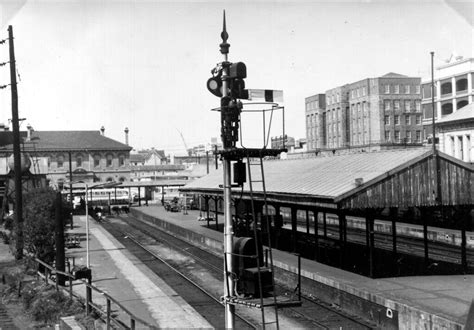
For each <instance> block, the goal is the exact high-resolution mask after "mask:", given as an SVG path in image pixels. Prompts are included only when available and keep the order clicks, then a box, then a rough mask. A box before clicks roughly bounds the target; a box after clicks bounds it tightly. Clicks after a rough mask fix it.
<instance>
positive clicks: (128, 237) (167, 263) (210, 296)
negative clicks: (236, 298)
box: [118, 230, 259, 329]
mask: <svg viewBox="0 0 474 330" xmlns="http://www.w3.org/2000/svg"><path fill="white" fill-rule="evenodd" d="M118 231H119V232H121V233H122V234H124V235H125V236H127V239H129V240H131V241H132V242H134V243H135V244H136V245H138V246H139V247H140V248H142V249H143V250H145V251H146V252H147V253H149V254H150V255H152V256H153V257H154V258H156V259H157V260H159V261H160V262H162V263H163V264H165V265H166V266H167V267H168V268H169V269H171V270H173V271H174V272H175V273H176V274H178V275H179V276H181V277H182V278H183V279H185V280H186V281H188V282H189V283H191V284H192V285H193V286H195V287H196V288H197V289H199V290H200V291H201V292H203V293H204V294H205V295H207V296H208V297H209V298H211V299H212V300H214V301H215V302H217V303H218V304H219V305H222V306H224V304H223V303H222V301H221V300H220V299H217V298H216V297H214V295H212V294H211V293H209V292H208V291H207V290H206V289H205V288H203V287H202V286H201V285H199V284H197V283H196V282H195V281H193V280H192V279H191V278H189V277H188V276H186V275H185V274H184V273H182V272H181V271H179V270H178V269H176V267H174V266H173V265H171V264H170V263H169V262H167V261H166V260H164V259H163V258H161V257H160V256H158V255H157V254H155V253H154V252H153V251H151V250H150V249H148V248H147V247H146V246H145V245H143V244H141V243H140V242H139V241H138V240H137V239H135V238H134V236H133V235H132V234H131V233H128V232H124V231H121V230H118ZM236 316H237V317H238V318H239V319H240V320H241V321H243V322H244V323H246V324H247V325H248V326H249V327H251V328H253V329H258V328H259V326H257V325H255V324H254V323H253V322H251V321H249V320H247V319H245V318H244V317H242V316H240V315H238V314H236Z"/></svg>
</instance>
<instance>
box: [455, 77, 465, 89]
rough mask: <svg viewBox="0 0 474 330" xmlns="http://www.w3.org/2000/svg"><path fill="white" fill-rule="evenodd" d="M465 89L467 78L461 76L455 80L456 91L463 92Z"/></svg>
mask: <svg viewBox="0 0 474 330" xmlns="http://www.w3.org/2000/svg"><path fill="white" fill-rule="evenodd" d="M464 91H467V79H466V78H462V79H458V80H456V92H464Z"/></svg>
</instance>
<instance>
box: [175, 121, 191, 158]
mask: <svg viewBox="0 0 474 330" xmlns="http://www.w3.org/2000/svg"><path fill="white" fill-rule="evenodd" d="M176 130H177V131H178V133H179V135H181V140H183V144H184V148H185V150H186V152H187V154H188V156H191V150H190V149H188V145H187V143H186V140H185V139H184V136H183V133H181V131H180V130H179V129H177V128H176Z"/></svg>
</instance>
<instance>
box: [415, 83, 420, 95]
mask: <svg viewBox="0 0 474 330" xmlns="http://www.w3.org/2000/svg"><path fill="white" fill-rule="evenodd" d="M415 94H420V85H416V86H415Z"/></svg>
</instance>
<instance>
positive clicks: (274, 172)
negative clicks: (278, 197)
mask: <svg viewBox="0 0 474 330" xmlns="http://www.w3.org/2000/svg"><path fill="white" fill-rule="evenodd" d="M427 153H430V149H427V148H416V149H403V150H392V151H379V152H372V153H357V154H347V155H335V156H328V157H315V158H308V159H292V160H272V161H265V162H264V171H265V184H266V191H267V193H286V194H293V195H306V196H307V195H311V196H314V197H322V198H336V197H337V196H340V195H342V194H344V193H347V192H349V191H351V190H352V189H354V188H356V182H355V179H359V178H360V179H362V182H368V181H370V180H373V179H375V178H377V177H379V176H380V175H383V174H385V173H387V172H389V171H391V170H393V169H395V168H397V167H399V166H401V165H403V164H405V163H407V162H409V161H410V160H413V159H416V158H417V157H420V156H422V155H425V154H427ZM251 171H252V173H251V175H252V180H253V181H254V180H259V179H260V176H259V175H260V167H259V166H252V167H251ZM248 181H249V175H248V173H247V183H246V184H245V185H244V190H246V191H248V189H249V188H248ZM222 182H223V174H222V168H221V169H219V170H213V171H212V172H210V173H209V175H207V176H205V177H202V178H200V179H198V180H195V181H193V182H192V183H189V184H187V185H186V186H185V187H184V188H185V189H186V190H188V189H189V190H193V189H218V188H219V185H222ZM254 191H262V187H261V184H254Z"/></svg>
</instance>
